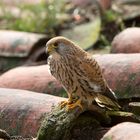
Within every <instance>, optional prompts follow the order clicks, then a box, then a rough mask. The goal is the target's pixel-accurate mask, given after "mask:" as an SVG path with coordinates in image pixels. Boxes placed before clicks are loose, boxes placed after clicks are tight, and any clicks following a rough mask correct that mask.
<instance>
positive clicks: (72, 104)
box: [66, 99, 83, 111]
mask: <svg viewBox="0 0 140 140" xmlns="http://www.w3.org/2000/svg"><path fill="white" fill-rule="evenodd" d="M77 106H79V107H80V108H81V109H82V110H83V106H82V105H81V100H80V99H78V100H77V101H76V102H75V103H71V104H69V105H68V106H67V108H66V110H67V111H69V110H71V109H74V108H75V107H77Z"/></svg>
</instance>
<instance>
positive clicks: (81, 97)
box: [46, 36, 120, 110]
mask: <svg viewBox="0 0 140 140" xmlns="http://www.w3.org/2000/svg"><path fill="white" fill-rule="evenodd" d="M46 52H47V53H48V54H49V57H48V65H49V66H50V72H51V74H52V75H53V76H54V77H55V78H56V79H57V80H58V81H60V83H61V84H62V85H63V87H64V88H65V90H66V92H67V93H68V97H69V98H68V101H64V102H63V103H61V106H63V105H64V106H67V109H68V110H70V109H73V108H75V107H77V106H79V107H80V108H82V109H84V106H85V105H86V106H89V107H90V106H91V105H92V104H93V103H96V104H97V105H98V106H99V107H104V108H107V109H110V110H118V109H119V108H120V106H119V104H118V103H117V100H116V97H115V95H114V93H113V91H112V90H111V89H110V88H109V86H108V84H107V82H106V81H105V79H104V77H103V75H102V72H101V69H100V66H99V65H98V63H97V61H96V60H95V59H94V58H93V57H92V56H91V55H90V54H89V53H87V52H86V51H84V50H83V49H81V48H80V47H79V46H77V45H76V44H75V43H74V42H72V41H70V40H69V39H67V38H65V37H62V36H58V37H54V38H52V39H50V40H49V41H48V42H47V44H46Z"/></svg>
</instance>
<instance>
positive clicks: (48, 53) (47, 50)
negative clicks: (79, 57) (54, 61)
mask: <svg viewBox="0 0 140 140" xmlns="http://www.w3.org/2000/svg"><path fill="white" fill-rule="evenodd" d="M55 49H56V46H54V45H53V44H52V45H47V48H46V53H47V55H50V54H52V53H53V52H54V51H55Z"/></svg>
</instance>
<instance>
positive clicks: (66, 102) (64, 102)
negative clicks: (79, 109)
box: [59, 101, 68, 108]
mask: <svg viewBox="0 0 140 140" xmlns="http://www.w3.org/2000/svg"><path fill="white" fill-rule="evenodd" d="M67 104H68V101H62V102H60V103H59V106H60V107H61V108H63V107H65V106H66V105H67Z"/></svg>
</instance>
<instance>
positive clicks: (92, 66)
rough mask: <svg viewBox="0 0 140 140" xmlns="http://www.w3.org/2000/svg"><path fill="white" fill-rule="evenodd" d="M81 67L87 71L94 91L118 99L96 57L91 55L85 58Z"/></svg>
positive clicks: (86, 73)
mask: <svg viewBox="0 0 140 140" xmlns="http://www.w3.org/2000/svg"><path fill="white" fill-rule="evenodd" d="M80 68H81V69H82V70H83V71H84V72H85V75H86V77H87V78H88V80H89V83H90V86H91V87H93V89H94V92H97V93H100V94H102V95H104V96H107V97H108V98H110V99H112V100H115V101H116V97H115V95H114V93H113V92H112V91H111V90H110V88H109V86H108V84H107V83H106V81H105V79H104V78H103V76H102V72H101V69H100V66H99V65H98V63H97V61H96V60H95V59H93V58H91V57H86V58H83V59H82V61H81V64H80Z"/></svg>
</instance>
